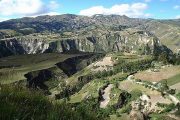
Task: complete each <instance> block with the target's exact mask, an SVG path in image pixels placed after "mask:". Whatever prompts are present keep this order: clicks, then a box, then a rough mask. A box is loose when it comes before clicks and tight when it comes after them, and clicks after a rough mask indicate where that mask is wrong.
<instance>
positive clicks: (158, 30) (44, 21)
mask: <svg viewBox="0 0 180 120" xmlns="http://www.w3.org/2000/svg"><path fill="white" fill-rule="evenodd" d="M179 22H180V20H179V19H176V20H155V19H138V18H129V17H127V16H118V15H94V16H92V17H86V16H77V15H72V14H65V15H58V16H39V17H36V18H21V19H14V20H8V21H5V22H1V23H0V34H1V39H4V38H11V37H14V36H22V35H29V34H33V33H44V32H45V33H56V34H58V35H55V39H56V37H57V36H59V34H61V35H62V34H64V32H72V33H68V35H66V33H65V37H66V38H67V39H71V38H72V37H75V36H74V35H76V34H78V35H79V36H80V37H81V36H82V37H83V35H84V34H85V33H84V32H83V31H89V30H90V31H91V30H92V29H93V28H96V29H99V30H100V31H101V30H102V31H107V33H104V34H105V35H107V34H109V33H111V32H114V31H115V32H118V31H123V30H126V29H130V28H131V29H132V30H130V32H131V31H133V30H134V29H136V30H142V31H144V32H146V31H148V32H150V33H151V34H154V35H155V36H156V37H157V38H158V39H159V40H160V41H161V42H162V43H163V44H164V45H166V46H168V47H169V48H171V50H173V51H176V52H177V51H178V49H179V46H180V45H179V38H180V36H179V32H180V25H179ZM165 33H166V34H165ZM69 34H70V36H69ZM81 34H82V35H81ZM91 35H92V36H96V34H91ZM91 35H89V36H91ZM45 37H46V36H45ZM52 37H53V36H52ZM97 37H99V36H97Z"/></svg>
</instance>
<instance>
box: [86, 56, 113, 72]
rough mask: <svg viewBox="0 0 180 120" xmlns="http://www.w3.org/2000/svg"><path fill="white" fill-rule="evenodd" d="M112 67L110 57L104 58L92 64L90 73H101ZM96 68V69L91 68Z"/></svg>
mask: <svg viewBox="0 0 180 120" xmlns="http://www.w3.org/2000/svg"><path fill="white" fill-rule="evenodd" d="M113 65H114V62H113V61H112V57H111V56H106V57H104V58H103V59H102V60H100V61H98V62H96V63H94V64H92V65H91V66H89V67H91V68H92V71H103V70H108V69H109V68H112V67H113ZM93 66H94V67H96V68H93Z"/></svg>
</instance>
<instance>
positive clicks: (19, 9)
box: [0, 0, 58, 16]
mask: <svg viewBox="0 0 180 120" xmlns="http://www.w3.org/2000/svg"><path fill="white" fill-rule="evenodd" d="M57 7H58V4H57V2H56V1H50V2H49V4H48V5H46V4H44V3H43V1H42V0H1V1H0V15H1V16H11V15H17V16H33V15H39V14H45V13H49V12H53V11H52V10H54V8H57Z"/></svg>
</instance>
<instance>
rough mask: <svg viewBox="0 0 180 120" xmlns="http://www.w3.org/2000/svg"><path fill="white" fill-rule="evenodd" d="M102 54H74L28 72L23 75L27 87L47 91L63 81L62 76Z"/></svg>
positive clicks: (76, 70) (89, 62)
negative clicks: (63, 59) (45, 67)
mask: <svg viewBox="0 0 180 120" xmlns="http://www.w3.org/2000/svg"><path fill="white" fill-rule="evenodd" d="M103 56H104V55H103V54H87V55H82V56H76V57H72V58H68V59H66V60H65V61H63V62H59V63H57V64H56V65H55V66H54V67H51V68H48V69H42V70H37V71H32V72H29V73H27V74H25V75H24V76H25V77H26V79H27V87H29V88H36V89H42V90H44V91H46V92H47V91H48V90H49V89H52V88H54V87H57V86H58V85H59V84H60V83H61V82H65V81H63V80H64V78H67V77H68V76H71V75H73V74H75V73H76V72H78V71H80V70H82V69H83V68H84V67H86V66H88V65H89V64H91V63H92V62H94V61H96V60H98V59H100V58H101V57H103ZM48 93H49V92H48Z"/></svg>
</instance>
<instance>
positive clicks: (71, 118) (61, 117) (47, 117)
mask: <svg viewBox="0 0 180 120" xmlns="http://www.w3.org/2000/svg"><path fill="white" fill-rule="evenodd" d="M101 119H102V116H100V115H98V114H97V113H96V112H95V111H93V110H89V108H87V107H86V106H85V105H79V106H78V107H77V106H76V107H75V106H74V105H72V104H68V103H66V102H62V103H56V102H52V101H51V100H49V99H47V98H46V97H45V96H43V95H42V94H41V92H37V91H35V90H30V91H29V90H27V89H26V88H22V87H20V86H14V87H13V86H9V85H0V120H101Z"/></svg>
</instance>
